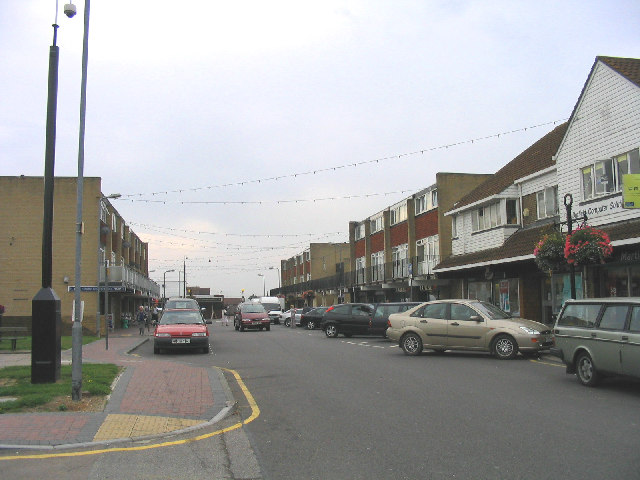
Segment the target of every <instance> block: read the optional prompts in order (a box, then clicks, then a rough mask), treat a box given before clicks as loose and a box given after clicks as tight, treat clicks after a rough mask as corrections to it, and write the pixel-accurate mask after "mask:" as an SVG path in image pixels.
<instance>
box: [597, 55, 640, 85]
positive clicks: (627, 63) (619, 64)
mask: <svg viewBox="0 0 640 480" xmlns="http://www.w3.org/2000/svg"><path fill="white" fill-rule="evenodd" d="M597 60H600V61H601V62H602V63H604V64H606V65H608V66H609V67H611V68H613V69H614V70H615V71H616V72H618V73H619V74H620V75H622V76H623V77H625V78H627V79H628V80H630V81H632V82H633V83H635V84H636V85H637V86H638V87H640V59H638V58H617V57H596V61H597Z"/></svg>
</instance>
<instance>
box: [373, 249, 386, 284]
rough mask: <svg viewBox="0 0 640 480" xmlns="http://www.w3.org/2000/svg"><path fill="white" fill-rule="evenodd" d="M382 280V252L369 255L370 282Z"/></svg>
mask: <svg viewBox="0 0 640 480" xmlns="http://www.w3.org/2000/svg"><path fill="white" fill-rule="evenodd" d="M383 279H384V251H380V252H376V253H372V254H371V281H374V282H375V281H377V280H383Z"/></svg>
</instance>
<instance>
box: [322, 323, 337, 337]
mask: <svg viewBox="0 0 640 480" xmlns="http://www.w3.org/2000/svg"><path fill="white" fill-rule="evenodd" d="M324 334H325V335H326V336H327V337H329V338H336V337H337V336H338V327H336V326H335V325H333V324H330V325H327V328H325V329H324Z"/></svg>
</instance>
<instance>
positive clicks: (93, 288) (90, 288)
mask: <svg viewBox="0 0 640 480" xmlns="http://www.w3.org/2000/svg"><path fill="white" fill-rule="evenodd" d="M67 291H69V292H75V291H76V287H75V285H69V286H68V287H67ZM80 291H81V292H97V291H98V287H96V286H94V285H83V286H81V287H80ZM100 291H101V292H103V291H104V285H101V286H100ZM109 291H110V292H124V291H126V287H123V286H120V285H118V286H113V285H109Z"/></svg>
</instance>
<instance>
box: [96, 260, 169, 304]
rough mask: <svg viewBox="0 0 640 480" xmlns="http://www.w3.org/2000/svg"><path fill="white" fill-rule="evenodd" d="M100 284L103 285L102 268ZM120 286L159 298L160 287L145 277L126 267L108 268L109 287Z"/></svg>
mask: <svg viewBox="0 0 640 480" xmlns="http://www.w3.org/2000/svg"><path fill="white" fill-rule="evenodd" d="M100 283H104V268H101V269H100ZM114 283H115V284H120V285H121V286H123V287H126V288H128V289H131V290H140V291H142V292H145V293H147V292H148V294H149V295H150V296H152V297H159V296H160V285H158V284H157V283H156V282H154V281H153V280H151V279H150V278H149V277H147V276H146V275H144V274H142V273H140V272H137V271H135V270H133V269H131V268H129V267H127V266H122V265H121V266H114V267H109V285H113V284H114Z"/></svg>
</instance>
